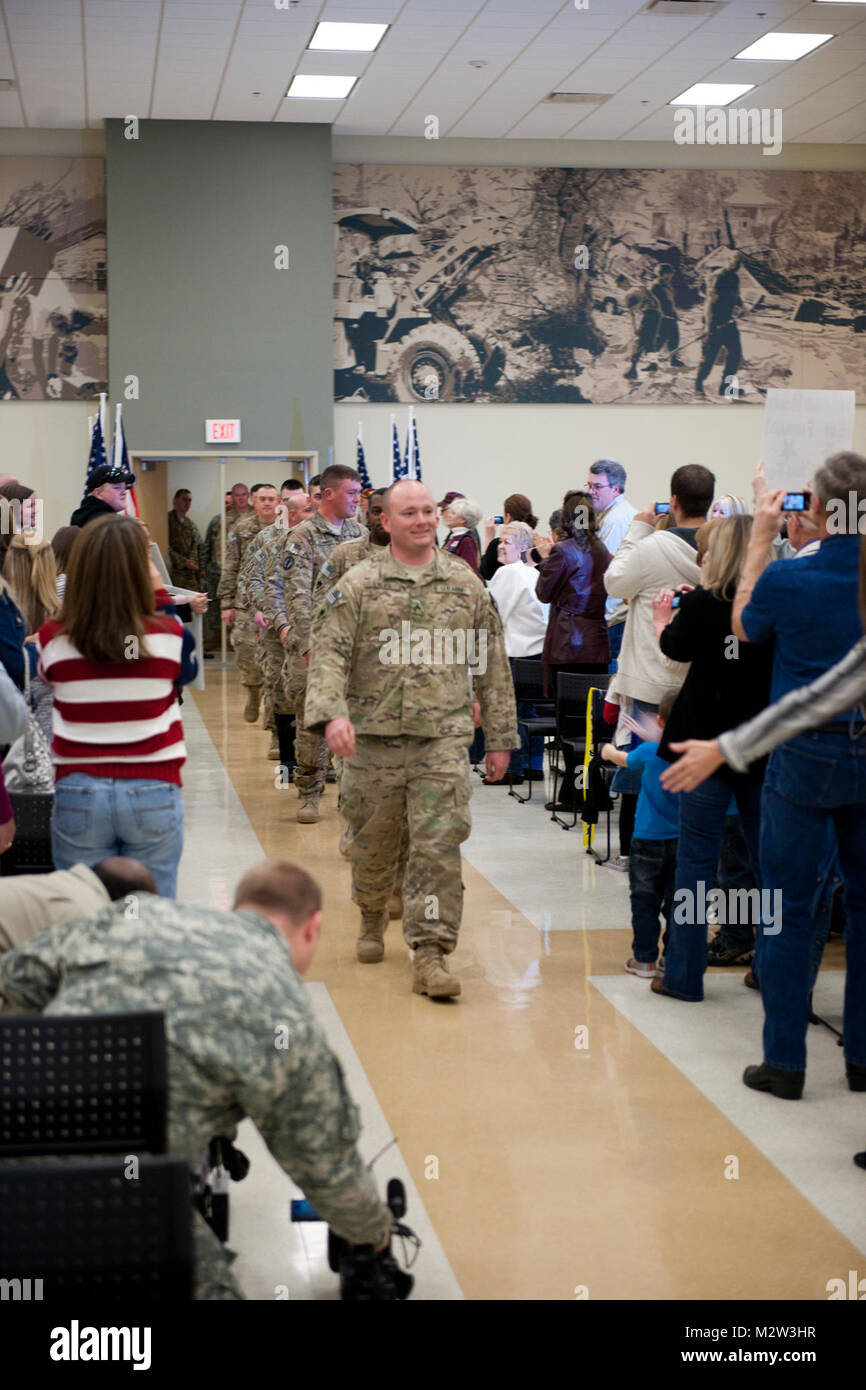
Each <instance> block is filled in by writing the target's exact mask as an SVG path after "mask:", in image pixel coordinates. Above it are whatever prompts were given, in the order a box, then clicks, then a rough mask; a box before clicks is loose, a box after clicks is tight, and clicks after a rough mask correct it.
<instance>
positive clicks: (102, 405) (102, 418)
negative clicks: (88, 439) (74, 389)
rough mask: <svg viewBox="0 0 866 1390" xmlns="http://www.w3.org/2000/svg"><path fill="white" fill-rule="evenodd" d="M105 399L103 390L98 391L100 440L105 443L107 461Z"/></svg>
mask: <svg viewBox="0 0 866 1390" xmlns="http://www.w3.org/2000/svg"><path fill="white" fill-rule="evenodd" d="M106 399H107V398H106V394H105V392H104V391H100V393H99V424H100V428H101V429H102V442H103V444H104V445H105V461H106V463H107V462H108V457H109V454H108V434H107V432H106V428H105V426H106V407H105V402H106Z"/></svg>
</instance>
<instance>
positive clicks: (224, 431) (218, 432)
mask: <svg viewBox="0 0 866 1390" xmlns="http://www.w3.org/2000/svg"><path fill="white" fill-rule="evenodd" d="M204 438H205V443H206V444H240V442H241V422H240V420H205V422H204Z"/></svg>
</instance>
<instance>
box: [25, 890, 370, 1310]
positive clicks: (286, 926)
mask: <svg viewBox="0 0 866 1390" xmlns="http://www.w3.org/2000/svg"><path fill="white" fill-rule="evenodd" d="M274 901H277V902H279V904H280V906H279V908H275V907H274V906H273V904H274ZM136 906H137V913H138V915H137V917H135V918H134V919H132V920H130V919H129V915H128V913H129V909H128V900H127V901H126V903H124V902H119V903H116V904H113V905H111V906H108V907H106V908H104V909H103V910H102V911H100V912H98V913H97V914H95V915H94V916H92V917H90V918H78V919H77V920H76V921H74V922H71V923H68V924H66V925H64V926H60V927H50V928H48V930H47V931H43V932H40V933H39V934H38V935H37V936H34V937H31V939H30V940H29V941H27V942H26V943H24V944H23V945H21V946H19V947H17V948H16V949H15V950H12V951H9V952H7V953H6V954H5V955H4V956H3V957H2V958H0V998H5V1001H6V1004H7V1006H9V1007H11V1008H12V1009H14V1010H19V1011H25V1012H37V1011H39V1012H45V1013H49V1014H91V1013H93V1014H99V1013H105V1012H106V1011H117V1012H126V1011H128V1012H138V1011H142V1010H153V1009H157V1010H159V1011H161V1012H164V1014H165V1021H166V1038H167V1044H168V1151H169V1152H170V1153H172V1154H177V1155H179V1156H180V1157H182V1158H185V1159H186V1160H187V1162H188V1163H189V1165H190V1170H191V1172H192V1171H194V1170H195V1169H196V1168H198V1166H199V1164H200V1162H201V1160H202V1156H203V1154H204V1152H205V1150H206V1149H207V1146H208V1144H209V1143H210V1140H211V1139H213V1138H214V1137H215V1136H226V1137H231V1136H232V1135H233V1133H234V1129H235V1126H236V1125H238V1124H239V1123H240V1121H241V1120H242V1119H244V1117H245V1116H249V1117H250V1119H251V1120H253V1122H254V1123H255V1125H256V1126H257V1127H258V1129H259V1132H260V1133H261V1135H262V1138H263V1139H264V1141H265V1143H266V1144H267V1146H268V1148H269V1149H270V1151H271V1153H272V1154H273V1156H274V1158H275V1159H276V1160H277V1162H278V1163H279V1164H280V1165H281V1167H283V1168H284V1169H285V1171H286V1172H287V1173H288V1174H289V1176H290V1177H291V1178H292V1180H293V1181H294V1182H295V1183H297V1185H298V1186H299V1187H300V1188H301V1189H302V1190H303V1192H304V1195H305V1196H306V1197H307V1198H308V1200H309V1201H310V1202H312V1203H313V1205H314V1206H315V1208H316V1210H317V1211H318V1213H319V1215H320V1216H321V1217H322V1218H323V1220H325V1221H327V1222H328V1223H329V1224H330V1226H331V1227H332V1228H333V1229H334V1230H335V1231H336V1232H337V1233H338V1234H339V1235H342V1236H344V1237H345V1238H346V1239H347V1240H350V1241H352V1242H355V1243H358V1244H366V1243H369V1244H372V1245H374V1246H376V1247H381V1246H382V1245H383V1244H384V1243H386V1241H387V1236H388V1233H389V1231H390V1227H391V1218H390V1214H389V1213H388V1211H387V1208H386V1207H385V1206H384V1204H383V1203H382V1201H381V1199H380V1198H379V1196H378V1194H377V1191H376V1185H375V1183H374V1181H373V1179H372V1177H371V1176H370V1175H369V1173H368V1172H367V1170H366V1168H365V1166H364V1163H363V1162H362V1160H361V1157H360V1155H359V1153H358V1150H357V1147H356V1142H355V1141H356V1140H357V1138H358V1134H359V1131H360V1126H359V1122H358V1110H357V1107H356V1106H355V1104H354V1102H353V1101H352V1099H351V1097H350V1095H349V1093H348V1091H347V1089H346V1085H345V1082H344V1080H343V1073H342V1069H341V1067H340V1063H339V1062H338V1061H337V1058H336V1057H335V1056H334V1055H333V1053H332V1052H331V1050H330V1048H329V1047H328V1044H327V1042H326V1041H325V1037H324V1035H323V1033H322V1030H321V1028H320V1027H319V1024H318V1023H317V1021H316V1019H315V1017H314V1015H313V1012H312V1009H311V1007H310V1004H309V998H308V995H307V992H306V990H305V988H304V985H303V982H302V980H301V978H300V976H301V975H302V974H303V972H304V971H305V970H306V969H307V967H308V965H309V963H310V961H311V960H312V958H313V955H314V953H315V949H316V944H317V935H318V929H319V922H320V919H321V894H320V892H319V889H318V886H317V885H316V883H315V882H314V881H313V879H311V878H310V876H309V875H308V874H307V873H305V872H304V870H303V869H301V868H299V867H298V866H296V865H293V864H286V863H274V862H266V863H264V864H262V865H260V866H258V867H257V868H255V869H253V870H251V871H250V872H249V873H248V874H246V875H245V877H244V878H243V879H242V881H241V882H240V883H239V884H238V889H237V892H236V894H235V905H234V908H233V909H232V911H231V912H216V911H214V910H213V909H210V908H198V907H185V906H182V905H181V904H180V903H176V902H173V901H169V900H168V899H166V898H157V897H153V896H151V895H150V894H148V893H142V894H140V895H138V896H137V900H136ZM194 1226H195V1235H196V1239H195V1248H196V1262H197V1270H196V1296H197V1297H199V1298H202V1297H204V1298H223V1299H230V1298H242V1297H243V1295H242V1294H241V1292H240V1290H239V1289H238V1287H237V1285H236V1284H235V1281H234V1279H233V1278H232V1276H231V1274H230V1273H229V1267H228V1260H227V1258H226V1254H225V1252H224V1251H223V1249H222V1247H221V1246H220V1244H219V1242H218V1241H217V1239H216V1237H215V1236H214V1235H213V1233H212V1232H211V1231H210V1230H209V1229H208V1228H207V1227H205V1225H204V1222H203V1221H202V1219H201V1217H199V1216H198V1215H197V1214H196V1216H195V1222H194Z"/></svg>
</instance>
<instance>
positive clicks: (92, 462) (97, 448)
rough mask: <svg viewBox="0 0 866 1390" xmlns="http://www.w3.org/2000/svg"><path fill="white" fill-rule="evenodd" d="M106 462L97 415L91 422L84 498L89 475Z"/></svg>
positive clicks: (103, 438)
mask: <svg viewBox="0 0 866 1390" xmlns="http://www.w3.org/2000/svg"><path fill="white" fill-rule="evenodd" d="M107 462H108V460H107V459H106V457H105V436H104V435H103V433H102V421H101V420H100V418H99V416H98V415H97V416H96V417H95V419H94V421H93V429H92V430H91V433H90V457H89V458H88V460H87V477H86V478H85V480H84V496H85V497H86V496H87V491H88V485H89V480H90V475H91V473H92V472H93V470H94V468H104V467H105V465H106V463H107Z"/></svg>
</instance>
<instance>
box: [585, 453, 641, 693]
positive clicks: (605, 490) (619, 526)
mask: <svg viewBox="0 0 866 1390" xmlns="http://www.w3.org/2000/svg"><path fill="white" fill-rule="evenodd" d="M586 490H587V492H588V493H589V495H590V497H591V498H592V500H593V503H594V505H595V510H596V511H597V512H598V520H599V526H598V536H599V540H601V541H603V542H604V544H605V545H606V546H607V548H608V550H609V551H610V553H611V555H615V554H616V552H617V551H618V550H619V548H620V546H621V545H622V543H623V541H624V540H625V536H626V532H627V531H628V528H629V527H630V526H631V523H632V518H633V517H634V516H635V513H636V508H635V507H633V506H632V504H631V502H628V501H626V498H625V469H624V468H623V466H622V464H621V463H616V462H615V461H614V460H613V459H599V460H598V462H597V463H593V464H591V465H590V469H589V482H588V483H587V485H586ZM627 613H628V607H627V606H626V604H625V602H624V601H623V600H622V599H618V598H613V596H609V597H608V600H607V606H606V609H605V615H606V617H607V629H608V636H609V638H610V670H611V671H615V670H616V663H617V657H618V656H619V651H620V647H621V646H622V635H623V633H624V631H625V619H626V614H627Z"/></svg>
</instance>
